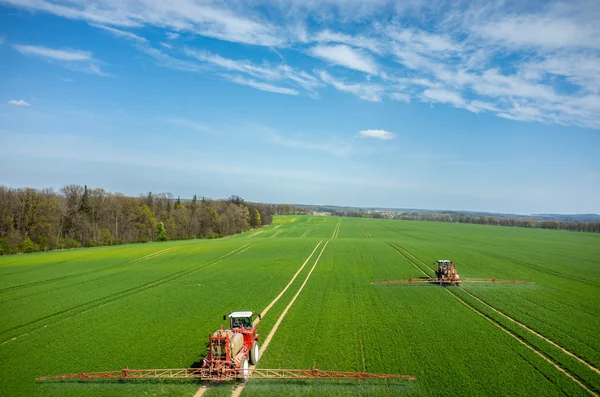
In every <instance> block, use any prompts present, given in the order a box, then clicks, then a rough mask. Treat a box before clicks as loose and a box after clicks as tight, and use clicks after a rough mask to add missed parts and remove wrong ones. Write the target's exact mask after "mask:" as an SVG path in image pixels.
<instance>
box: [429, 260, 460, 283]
mask: <svg viewBox="0 0 600 397" xmlns="http://www.w3.org/2000/svg"><path fill="white" fill-rule="evenodd" d="M433 264H434V265H435V264H436V262H433ZM437 265H438V267H437V270H436V271H435V276H436V278H437V280H436V281H439V283H440V285H442V284H456V285H459V282H460V277H458V274H456V265H455V264H454V263H452V261H449V260H447V259H440V260H438V261H437Z"/></svg>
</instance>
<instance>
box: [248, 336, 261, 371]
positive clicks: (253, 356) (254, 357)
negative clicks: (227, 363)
mask: <svg viewBox="0 0 600 397" xmlns="http://www.w3.org/2000/svg"><path fill="white" fill-rule="evenodd" d="M259 358H260V357H259V349H258V342H257V341H254V344H253V345H252V350H250V364H252V365H256V364H258V359H259Z"/></svg>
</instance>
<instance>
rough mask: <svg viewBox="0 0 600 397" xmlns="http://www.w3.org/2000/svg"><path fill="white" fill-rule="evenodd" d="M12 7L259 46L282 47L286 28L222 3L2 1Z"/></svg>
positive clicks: (99, 22) (131, 0)
mask: <svg viewBox="0 0 600 397" xmlns="http://www.w3.org/2000/svg"><path fill="white" fill-rule="evenodd" d="M2 1H3V2H4V3H6V4H9V5H12V6H14V7H19V8H24V9H28V10H37V11H44V12H48V13H51V14H54V15H58V16H61V17H64V18H69V19H77V20H84V21H87V22H92V23H98V24H103V25H110V26H116V27H121V28H123V27H140V26H155V27H160V28H166V29H169V30H176V31H178V32H191V33H194V34H197V35H201V36H206V37H212V38H215V39H219V40H225V41H231V42H238V43H245V44H254V45H262V46H278V45H283V44H285V43H286V41H287V37H286V35H285V29H283V28H279V27H277V26H274V25H272V24H270V23H269V22H268V21H266V20H265V19H264V18H260V16H259V15H258V14H257V13H256V12H253V11H252V10H251V9H250V8H247V9H245V10H243V11H242V12H236V11H234V10H232V9H230V8H228V5H226V4H224V3H212V2H194V1H187V0H183V1H179V2H177V4H176V5H175V6H174V5H173V4H172V3H170V2H164V1H146V2H143V3H140V2H139V1H137V0H122V1H108V2H107V1H103V0H88V1H85V2H73V1H70V0H34V1H27V2H23V1H21V0H2Z"/></svg>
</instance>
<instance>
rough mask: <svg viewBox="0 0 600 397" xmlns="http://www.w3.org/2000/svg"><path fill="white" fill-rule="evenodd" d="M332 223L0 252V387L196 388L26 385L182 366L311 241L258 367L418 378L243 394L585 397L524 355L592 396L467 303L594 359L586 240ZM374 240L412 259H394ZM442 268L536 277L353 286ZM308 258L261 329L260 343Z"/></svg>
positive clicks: (591, 245)
mask: <svg viewBox="0 0 600 397" xmlns="http://www.w3.org/2000/svg"><path fill="white" fill-rule="evenodd" d="M339 222H340V219H339V218H332V217H313V216H298V215H294V216H282V217H276V218H275V220H274V223H273V225H270V226H268V227H265V228H263V229H260V230H258V231H249V232H246V233H243V234H241V235H237V236H234V237H232V238H227V239H220V240H210V241H207V240H202V241H201V240H198V241H194V240H192V241H173V242H168V243H153V244H134V245H126V246H119V247H105V248H93V249H78V250H71V251H61V252H51V253H37V254H28V255H18V256H8V257H0V318H2V321H1V322H0V394H2V395H28V396H29V395H61V396H63V395H67V396H69V395H77V396H80V395H102V396H105V395H111V396H113V395H128V396H129V395H188V396H192V395H193V394H194V393H195V391H196V390H197V388H198V386H199V385H198V383H196V382H139V383H134V384H132V383H131V382H122V383H94V384H90V383H78V382H72V383H46V384H37V383H35V381H34V379H35V377H36V376H42V375H47V374H56V373H71V372H80V371H95V370H109V369H121V368H123V367H125V366H127V365H128V366H129V367H131V368H161V367H163V368H164V367H188V366H190V365H193V364H194V363H198V362H199V360H200V359H201V357H202V356H203V355H204V352H205V344H206V340H207V336H208V334H209V333H210V332H211V331H212V330H214V329H215V328H217V327H219V326H220V325H221V324H222V323H223V322H222V321H221V320H222V319H221V317H222V315H223V314H224V313H226V312H229V311H232V310H245V309H251V310H256V311H260V310H262V309H264V308H265V307H266V306H267V305H268V304H269V303H270V302H271V301H272V300H273V299H274V298H275V296H277V294H278V293H279V292H280V291H281V290H282V289H283V287H284V286H285V285H286V284H287V283H288V282H289V280H290V279H291V277H292V276H293V274H294V273H295V272H296V271H297V270H298V269H299V267H300V266H301V265H302V263H303V262H304V260H305V259H306V258H307V257H308V255H309V254H310V253H311V252H312V250H313V248H314V247H315V246H316V244H317V243H318V242H319V241H320V240H324V241H325V240H328V239H331V241H330V242H329V244H328V246H327V248H326V250H325V251H324V253H323V256H322V258H321V260H320V261H319V263H318V265H317V266H316V267H315V270H314V273H313V274H312V275H311V278H310V280H309V281H308V283H307V284H306V286H305V288H304V290H303V291H302V292H301V294H300V295H299V297H298V299H297V300H296V302H295V303H294V305H293V306H292V307H291V309H290V311H289V312H288V314H287V316H286V317H285V319H284V321H283V322H282V323H281V325H280V327H279V329H278V330H277V333H276V334H274V337H273V340H272V341H271V344H270V345H269V347H268V349H267V350H266V352H265V354H264V356H263V357H262V359H261V362H260V367H263V368H267V367H271V368H273V367H274V368H311V367H313V366H314V365H317V366H318V367H320V368H321V369H332V370H344V371H369V372H380V373H394V374H410V375H416V376H417V377H418V380H417V381H415V382H406V381H400V382H398V381H386V380H380V381H361V382H357V381H348V380H346V381H323V380H319V381H281V380H277V381H258V380H252V381H250V382H249V383H248V385H247V386H246V388H245V389H244V391H243V395H244V396H246V395H249V396H253V395H261V396H262V395H303V396H304V395H319V396H321V395H398V394H411V395H449V394H451V395H489V394H492V395H496V394H503V395H560V394H568V395H586V394H588V393H587V392H586V391H585V389H584V388H583V387H581V386H580V385H578V384H577V383H576V382H575V381H573V380H572V379H570V378H569V377H568V376H567V375H565V374H564V373H563V372H561V371H559V370H557V369H556V368H555V367H554V366H553V365H552V364H551V363H549V362H548V361H546V360H544V359H543V358H542V357H541V356H540V354H541V355H545V356H546V357H548V358H549V360H550V361H551V362H554V363H556V364H557V365H559V366H560V367H561V368H564V370H565V371H567V372H568V373H569V374H571V375H572V376H573V377H575V378H576V379H577V380H579V382H582V383H583V384H584V386H585V387H587V388H588V389H590V390H592V391H593V392H596V393H598V392H599V391H600V376H598V374H597V373H595V372H594V371H592V370H590V369H589V368H588V367H587V366H585V365H582V364H581V363H580V362H579V361H577V360H576V359H573V358H572V357H570V356H568V355H566V354H564V352H561V351H560V349H557V348H556V347H553V346H552V345H551V344H549V343H548V342H546V341H544V340H542V339H540V338H539V337H537V336H535V335H533V334H532V333H530V332H529V331H527V330H526V329H524V328H523V327H521V326H519V325H517V324H515V323H514V322H511V321H509V320H507V319H506V318H504V317H503V316H501V315H499V314H497V313H496V312H494V311H493V310H491V309H490V308H489V307H487V306H485V305H483V304H481V303H480V302H478V301H477V300H476V299H474V298H473V297H471V296H470V295H469V294H467V292H469V293H471V294H473V295H474V296H476V297H477V298H479V299H481V300H483V301H484V302H486V303H487V304H489V305H490V306H492V307H494V308H496V309H497V310H499V311H501V312H503V313H505V314H506V315H508V316H510V317H512V318H513V319H515V321H518V322H520V323H522V324H523V325H526V326H527V327H530V328H532V329H533V330H535V331H536V332H538V333H540V334H542V335H543V336H545V337H547V338H549V339H551V340H552V341H554V342H555V343H557V344H559V345H560V346H562V347H563V348H565V349H567V350H568V351H570V352H572V353H573V354H575V355H577V356H578V357H581V358H582V359H585V360H586V361H587V362H589V363H590V364H592V365H593V366H595V367H599V366H600V341H599V340H598V338H597V333H598V330H599V329H600V308H599V307H598V305H597V303H598V302H600V262H599V260H598V258H600V236H598V235H592V234H583V233H568V232H557V231H549V230H537V229H535V230H529V229H517V228H501V227H493V226H480V225H462V224H446V223H432V222H410V221H391V220H376V219H358V218H344V219H343V220H342V221H341V224H339V225H340V226H339V229H337V233H336V232H335V231H336V226H337V225H338V223H339ZM332 237H335V238H332ZM389 243H392V244H394V245H395V246H397V247H399V249H401V250H404V251H405V252H408V253H410V254H412V255H413V256H414V257H411V256H408V257H409V259H407V258H405V257H404V256H402V255H400V254H398V252H397V251H396V250H395V249H394V248H393V247H392V246H391V245H390V244H389ZM446 258H447V259H453V260H454V261H455V263H456V264H457V268H458V272H459V274H460V275H461V277H496V278H509V279H524V280H532V281H535V282H536V284H534V285H491V286H484V285H467V284H465V285H464V291H463V290H461V289H458V288H455V287H452V288H446V289H444V288H441V287H438V286H428V285H424V286H398V285H397V286H373V285H370V282H371V281H377V280H390V279H402V278H410V277H419V276H421V275H422V274H421V273H420V272H419V270H417V268H416V267H415V265H416V266H418V267H420V268H422V269H424V270H425V271H427V268H426V267H425V266H424V265H423V264H422V263H420V262H419V260H422V261H423V262H424V263H426V264H430V263H431V262H433V261H434V260H436V259H446ZM314 260H315V258H314V257H313V258H312V260H311V261H310V263H308V264H307V266H306V267H305V268H304V269H303V270H302V272H301V273H300V274H299V275H298V278H297V279H296V280H295V282H294V283H293V284H292V285H291V286H290V288H289V290H288V291H287V292H286V293H285V294H284V295H283V296H282V297H281V299H280V301H279V302H278V303H277V304H276V305H274V306H273V308H272V309H271V310H270V311H269V313H268V315H267V316H265V318H264V319H263V321H261V323H260V325H259V332H260V333H261V335H263V338H265V337H266V336H267V335H268V333H269V332H270V331H271V330H272V327H273V325H274V324H275V322H276V320H277V318H278V317H279V315H280V314H281V312H282V311H283V309H284V308H285V306H286V305H287V304H288V303H289V302H290V300H291V298H292V296H293V295H295V294H296V292H297V291H298V288H299V287H300V285H301V284H302V282H303V280H304V279H305V277H306V275H307V274H308V272H309V270H310V267H311V266H312V264H313V263H314ZM430 266H431V265H430ZM448 292H452V293H453V294H455V295H456V297H459V298H460V299H462V300H463V301H464V302H465V304H462V303H461V302H460V301H459V300H458V299H457V298H456V297H454V296H452V294H449V293H448ZM485 316H488V317H489V319H488V318H486V317H485ZM490 320H491V321H490ZM13 338H16V339H13ZM519 340H521V341H523V343H521V342H519ZM536 351H537V352H539V353H540V354H538V353H536ZM234 386H235V385H234V384H231V383H229V384H223V385H219V386H217V387H213V388H211V389H209V391H208V393H207V394H206V395H207V396H209V397H210V396H218V395H230V393H231V391H232V390H233V387H234Z"/></svg>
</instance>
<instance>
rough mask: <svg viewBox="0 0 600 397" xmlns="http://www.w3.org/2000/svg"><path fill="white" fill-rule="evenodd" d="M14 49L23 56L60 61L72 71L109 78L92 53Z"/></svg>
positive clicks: (40, 48) (33, 47)
mask: <svg viewBox="0 0 600 397" xmlns="http://www.w3.org/2000/svg"><path fill="white" fill-rule="evenodd" d="M13 47H14V49H15V50H17V51H18V52H20V53H21V54H23V55H27V56H37V57H40V58H42V59H45V60H47V61H59V62H62V64H63V66H65V67H66V68H69V69H71V70H74V71H77V72H83V73H90V74H96V75H98V76H109V75H108V74H107V73H105V72H103V71H102V70H101V69H100V67H99V66H98V61H97V60H95V59H94V58H93V57H92V53H91V52H90V51H80V50H74V49H55V48H48V47H43V46H34V45H24V44H15V45H13Z"/></svg>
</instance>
